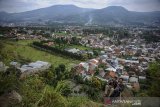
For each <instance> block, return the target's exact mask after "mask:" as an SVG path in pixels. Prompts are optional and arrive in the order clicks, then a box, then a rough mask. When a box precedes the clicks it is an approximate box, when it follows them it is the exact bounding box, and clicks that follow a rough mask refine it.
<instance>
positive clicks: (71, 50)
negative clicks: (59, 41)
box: [65, 48, 80, 53]
mask: <svg viewBox="0 0 160 107" xmlns="http://www.w3.org/2000/svg"><path fill="white" fill-rule="evenodd" d="M65 51H67V52H70V53H78V52H79V51H80V50H79V49H76V48H72V49H65Z"/></svg>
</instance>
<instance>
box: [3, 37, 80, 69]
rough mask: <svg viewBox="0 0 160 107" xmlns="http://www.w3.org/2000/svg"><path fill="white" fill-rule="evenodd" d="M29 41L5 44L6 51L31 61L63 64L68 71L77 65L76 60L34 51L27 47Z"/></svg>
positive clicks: (55, 64)
mask: <svg viewBox="0 0 160 107" xmlns="http://www.w3.org/2000/svg"><path fill="white" fill-rule="evenodd" d="M31 42H32V41H31V40H22V41H18V42H7V43H5V49H6V50H12V51H13V52H14V53H16V54H19V55H21V56H22V57H24V58H26V59H30V60H32V61H37V60H42V61H47V62H50V63H51V64H53V65H54V66H57V65H59V64H65V65H66V66H67V67H68V68H69V69H70V68H71V66H72V65H73V64H77V63H79V61H78V60H74V59H71V58H67V57H61V56H59V55H52V54H50V53H47V52H43V51H40V50H37V49H34V48H32V47H30V46H28V44H29V43H31Z"/></svg>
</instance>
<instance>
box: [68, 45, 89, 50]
mask: <svg viewBox="0 0 160 107" xmlns="http://www.w3.org/2000/svg"><path fill="white" fill-rule="evenodd" d="M68 48H77V49H80V50H92V49H91V48H89V47H85V46H80V45H71V46H69V47H68Z"/></svg>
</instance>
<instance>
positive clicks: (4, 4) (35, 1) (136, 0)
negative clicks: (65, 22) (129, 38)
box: [0, 0, 160, 13]
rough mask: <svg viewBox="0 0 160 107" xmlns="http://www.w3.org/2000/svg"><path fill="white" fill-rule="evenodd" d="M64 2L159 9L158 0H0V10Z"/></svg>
mask: <svg viewBox="0 0 160 107" xmlns="http://www.w3.org/2000/svg"><path fill="white" fill-rule="evenodd" d="M65 4H72V5H76V6H78V7H83V8H95V9H101V8H105V7H107V6H123V7H125V8H126V9H128V10H130V11H138V12H148V11H160V0H0V11H5V12H9V13H18V12H24V11H29V10H34V9H39V8H45V7H49V6H53V5H65Z"/></svg>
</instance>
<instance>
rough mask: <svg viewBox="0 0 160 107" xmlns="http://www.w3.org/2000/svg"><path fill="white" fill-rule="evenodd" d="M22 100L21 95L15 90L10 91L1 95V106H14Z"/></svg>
mask: <svg viewBox="0 0 160 107" xmlns="http://www.w3.org/2000/svg"><path fill="white" fill-rule="evenodd" d="M21 101H22V97H21V95H20V94H19V93H17V92H16V91H14V90H13V91H11V92H10V93H6V94H3V95H2V96H0V107H8V106H13V105H15V104H18V103H20V102H21Z"/></svg>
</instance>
